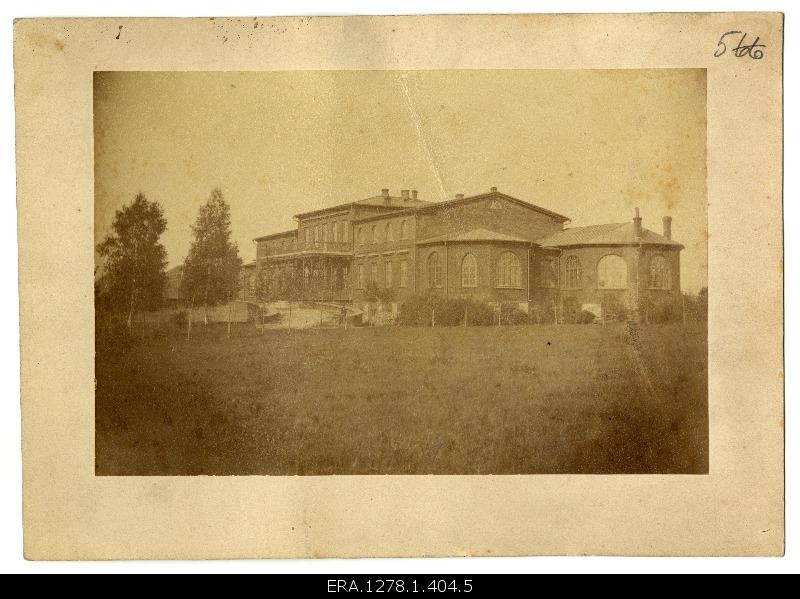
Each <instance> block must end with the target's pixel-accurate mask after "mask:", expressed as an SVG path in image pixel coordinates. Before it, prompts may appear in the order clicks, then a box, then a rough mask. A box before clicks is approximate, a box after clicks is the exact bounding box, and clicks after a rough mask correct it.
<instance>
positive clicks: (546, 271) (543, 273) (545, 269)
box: [539, 258, 557, 289]
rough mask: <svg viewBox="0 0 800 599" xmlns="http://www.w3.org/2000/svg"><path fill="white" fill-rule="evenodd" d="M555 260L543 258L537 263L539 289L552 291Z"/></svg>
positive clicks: (554, 283)
mask: <svg viewBox="0 0 800 599" xmlns="http://www.w3.org/2000/svg"><path fill="white" fill-rule="evenodd" d="M556 280H557V278H556V263H555V260H552V259H550V258H545V259H544V260H542V261H541V262H540V263H539V287H544V288H546V289H552V288H553V287H555V286H556Z"/></svg>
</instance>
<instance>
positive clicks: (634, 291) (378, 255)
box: [244, 187, 683, 309]
mask: <svg viewBox="0 0 800 599" xmlns="http://www.w3.org/2000/svg"><path fill="white" fill-rule="evenodd" d="M296 219H297V228H296V229H293V230H291V231H284V232H281V233H274V234H271V235H265V236H263V237H259V238H257V239H256V240H255V242H256V247H257V249H256V260H255V262H254V263H252V264H250V265H248V266H247V267H246V269H245V275H244V278H245V280H246V281H247V284H246V285H245V289H246V293H247V294H248V295H253V296H254V295H256V294H257V291H258V290H259V289H260V290H262V291H261V294H262V295H267V296H269V297H270V298H272V299H282V298H287V299H288V298H302V299H306V300H310V301H327V302H342V303H350V304H355V305H357V306H358V305H363V304H365V303H367V302H368V301H369V300H370V299H371V297H370V296H371V295H372V294H373V293H374V290H375V287H376V286H377V288H391V289H392V290H393V293H391V294H390V295H392V296H393V302H395V303H396V304H400V303H402V302H403V300H404V299H405V298H407V297H409V296H410V295H412V294H437V295H443V296H449V297H464V296H467V297H470V298H473V299H476V300H481V301H487V302H498V303H499V302H514V303H517V304H519V305H520V307H522V308H523V309H527V307H528V306H530V305H531V304H532V303H536V304H539V305H555V304H558V303H560V302H563V301H564V300H565V299H566V298H571V301H573V302H576V303H578V304H580V305H582V306H587V307H591V306H600V305H603V304H605V303H607V302H608V300H609V299H614V300H616V301H618V302H621V303H622V304H624V305H626V306H628V307H635V306H638V305H641V302H642V300H643V299H652V300H657V301H659V302H662V303H663V302H665V301H666V302H670V301H674V302H676V303H679V302H680V298H681V293H680V251H681V250H682V249H683V246H682V245H680V244H679V243H677V242H675V241H673V240H672V236H671V219H670V217H664V218H663V231H662V233H661V234H658V233H655V232H653V231H649V230H647V229H644V228H643V227H642V221H641V218H640V217H639V214H638V209H637V211H636V216H635V217H634V218H633V219H632V220H631V221H629V222H625V223H616V224H606V225H594V226H589V227H573V228H565V225H566V224H567V223H568V222H569V218H568V217H566V216H564V215H561V214H558V213H556V212H553V211H551V210H547V209H545V208H541V207H539V206H535V205H533V204H530V203H528V202H525V201H523V200H520V199H517V198H514V197H512V196H509V195H506V194H504V193H502V192H500V191H498V190H497V189H496V188H494V187H493V188H491V189H490V190H489V191H488V192H487V193H482V194H478V195H473V196H469V197H464V195H463V194H458V195H456V196H455V198H453V199H452V200H448V201H444V202H435V203H433V202H425V201H423V200H421V199H419V197H418V195H417V192H416V191H415V190H403V191H402V192H401V193H400V195H399V196H393V195H390V193H389V190H388V189H383V190H382V192H381V194H380V195H377V196H373V197H369V198H366V199H363V200H357V201H353V202H347V203H344V204H338V205H336V206H331V207H329V208H323V209H320V210H315V211H313V212H306V213H303V214H298V215H296Z"/></svg>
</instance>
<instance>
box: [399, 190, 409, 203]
mask: <svg viewBox="0 0 800 599" xmlns="http://www.w3.org/2000/svg"><path fill="white" fill-rule="evenodd" d="M408 194H409V190H407V189H403V190H401V191H400V195H401V196H403V201H404V202H407V201H408Z"/></svg>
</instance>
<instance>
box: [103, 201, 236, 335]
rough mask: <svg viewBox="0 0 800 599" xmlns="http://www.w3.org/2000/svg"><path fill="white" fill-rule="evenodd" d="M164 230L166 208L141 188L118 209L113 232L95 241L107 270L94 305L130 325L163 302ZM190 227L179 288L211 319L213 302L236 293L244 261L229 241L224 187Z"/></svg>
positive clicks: (164, 278) (164, 281)
mask: <svg viewBox="0 0 800 599" xmlns="http://www.w3.org/2000/svg"><path fill="white" fill-rule="evenodd" d="M166 230H167V221H166V219H165V218H164V210H163V208H162V207H161V205H160V204H159V203H158V202H156V201H151V200H148V199H147V198H146V197H145V195H144V194H143V193H139V194H137V195H136V197H135V198H134V200H133V201H132V202H131V203H130V204H126V205H124V206H123V207H122V208H121V209H120V210H117V212H116V213H115V215H114V220H113V221H112V224H111V233H109V235H108V236H107V237H106V238H105V239H104V240H103V241H102V242H101V243H100V244H98V246H97V253H98V254H99V255H100V257H101V258H102V259H103V272H102V276H101V277H99V278H98V279H97V280H96V281H95V308H96V310H98V311H105V312H110V313H114V314H119V315H122V316H124V319H125V323H126V326H127V327H128V329H130V328H131V327H132V324H133V322H134V319H135V317H136V315H137V314H138V313H140V312H142V311H149V310H154V309H157V308H159V307H161V306H162V305H163V302H164V292H165V289H166V285H167V275H166V267H167V251H166V249H165V248H164V246H163V244H162V243H161V236H162V235H163V234H164V232H165V231H166ZM191 230H192V243H191V246H190V247H189V252H188V254H187V256H186V260H185V261H184V263H183V276H182V279H181V292H182V293H183V295H184V296H185V297H186V298H187V299H188V300H189V304H190V307H191V308H194V307H199V306H202V307H203V309H204V314H205V321H206V323H208V307H209V306H214V305H217V304H221V303H226V302H229V301H231V300H232V299H234V298H235V297H236V295H237V293H238V290H239V270H240V268H241V266H242V260H241V258H240V257H239V248H238V246H237V244H236V243H235V242H233V241H231V216H230V206H228V204H227V203H226V202H225V198H224V197H223V194H222V191H221V190H219V189H214V190H213V191H212V192H211V195H210V197H209V198H208V200H207V201H206V203H205V204H203V205H202V206H201V207H200V210H199V212H198V215H197V219H196V220H195V223H194V224H193V225H192V226H191ZM190 320H191V319H190Z"/></svg>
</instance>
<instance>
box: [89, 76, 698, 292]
mask: <svg viewBox="0 0 800 599" xmlns="http://www.w3.org/2000/svg"><path fill="white" fill-rule="evenodd" d="M94 118H95V236H96V238H97V240H98V241H100V240H101V239H102V238H103V237H105V235H106V234H107V233H108V232H109V227H110V224H111V220H112V218H113V216H114V211H115V210H116V209H118V208H120V207H121V206H122V205H123V204H125V203H129V202H131V201H132V200H133V198H134V197H135V195H136V194H137V193H138V192H140V191H141V192H143V193H144V194H145V195H146V196H147V197H148V199H150V200H156V201H158V202H159V203H160V204H161V205H162V206H163V208H164V213H165V216H166V218H167V231H166V233H165V234H164V236H163V238H162V241H163V243H164V245H165V247H166V248H167V252H168V256H169V262H170V267H172V266H174V265H176V264H179V263H180V262H182V261H183V258H184V257H185V255H186V252H187V251H188V248H189V244H190V242H191V230H190V225H191V224H192V223H193V222H194V219H195V217H196V215H197V211H198V209H199V207H200V205H201V204H202V203H204V202H205V201H206V200H207V199H208V197H209V195H210V192H211V190H212V189H213V188H214V187H219V188H221V189H222V191H223V194H224V195H225V199H226V200H227V202H228V203H229V204H230V206H231V220H232V229H233V235H234V239H235V241H237V242H238V244H239V253H240V255H241V256H242V259H243V260H245V261H250V260H252V259H254V258H255V246H254V244H253V242H252V239H253V238H254V237H258V236H259V235H266V234H269V233H275V232H279V231H283V230H287V229H292V228H294V227H295V221H294V220H293V218H292V217H293V215H294V214H297V213H299V212H305V211H309V210H315V209H319V208H324V207H327V206H331V205H334V204H337V203H343V202H349V201H354V200H359V199H362V198H365V197H368V196H372V195H377V194H379V193H380V190H381V188H384V187H388V188H389V189H390V190H391V191H392V194H393V195H399V192H400V190H401V189H417V190H419V197H420V199H423V200H429V201H439V200H444V199H450V198H452V197H453V195H454V194H456V193H464V194H466V195H473V194H477V193H483V192H486V191H488V190H489V188H490V187H492V186H495V187H498V189H499V190H500V191H502V192H505V193H508V194H509V195H512V196H515V197H518V198H520V199H522V200H525V201H527V202H531V203H533V204H536V205H538V206H542V207H543V208H547V209H550V210H553V211H555V212H558V213H561V214H564V215H566V216H569V217H571V218H572V223H571V224H570V225H569V226H582V225H590V224H600V223H608V222H624V221H627V220H629V219H630V218H632V216H633V210H634V207H636V206H638V207H639V208H640V211H641V214H642V217H643V225H644V226H645V227H647V228H649V229H652V230H653V231H655V232H657V233H660V232H661V217H662V216H664V215H671V216H672V217H673V222H672V236H673V239H675V240H676V241H678V242H680V243H682V244H684V245H685V246H686V249H685V250H684V251H683V252H682V253H681V271H682V287H683V289H684V290H687V291H692V292H694V291H697V290H698V289H699V288H700V287H703V286H705V285H706V284H707V283H706V280H707V274H706V269H707V253H706V244H707V236H706V231H707V228H706V207H707V198H706V77H705V70H701V69H685V70H684V69H657V70H617V71H592V70H573V71H557V70H551V71H526V70H516V71H510V70H495V71H410V72H401V71H313V72H300V71H287V72H263V73H259V72H249V73H239V72H231V73H223V72H193V73H183V72H158V73H156V72H113V73H97V74H96V77H95V113H94Z"/></svg>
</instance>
